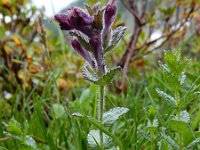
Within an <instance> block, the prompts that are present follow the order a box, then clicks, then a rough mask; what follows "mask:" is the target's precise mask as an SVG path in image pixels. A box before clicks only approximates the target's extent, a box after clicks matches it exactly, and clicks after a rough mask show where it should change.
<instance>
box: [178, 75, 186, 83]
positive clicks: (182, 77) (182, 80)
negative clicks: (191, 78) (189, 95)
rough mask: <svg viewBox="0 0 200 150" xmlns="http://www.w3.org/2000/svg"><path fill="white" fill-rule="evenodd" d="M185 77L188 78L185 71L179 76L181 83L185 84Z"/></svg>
mask: <svg viewBox="0 0 200 150" xmlns="http://www.w3.org/2000/svg"><path fill="white" fill-rule="evenodd" d="M185 79H186V75H185V74H184V73H182V74H181V76H180V78H179V82H180V84H181V85H183V84H184V83H185Z"/></svg>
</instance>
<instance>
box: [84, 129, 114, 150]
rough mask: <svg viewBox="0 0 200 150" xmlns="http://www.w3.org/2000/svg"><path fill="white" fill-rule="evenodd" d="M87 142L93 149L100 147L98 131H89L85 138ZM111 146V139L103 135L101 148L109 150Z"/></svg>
mask: <svg viewBox="0 0 200 150" xmlns="http://www.w3.org/2000/svg"><path fill="white" fill-rule="evenodd" d="M87 141H88V144H89V146H90V147H91V148H92V149H94V148H98V147H99V146H101V145H100V130H91V131H90V132H89V134H88V136H87ZM111 146H112V139H111V138H110V137H109V136H108V135H106V134H105V133H103V147H104V148H110V147H111Z"/></svg>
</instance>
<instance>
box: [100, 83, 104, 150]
mask: <svg viewBox="0 0 200 150" xmlns="http://www.w3.org/2000/svg"><path fill="white" fill-rule="evenodd" d="M104 107H105V103H104V86H99V100H98V120H99V122H100V123H101V124H102V125H103V113H104ZM99 132H100V146H101V147H102V148H103V132H102V131H99Z"/></svg>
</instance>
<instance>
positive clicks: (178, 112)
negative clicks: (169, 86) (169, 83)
mask: <svg viewBox="0 0 200 150" xmlns="http://www.w3.org/2000/svg"><path fill="white" fill-rule="evenodd" d="M175 98H176V104H177V115H178V120H179V121H181V110H180V108H179V107H178V104H179V102H180V95H179V93H178V92H177V93H175ZM182 143H183V136H182V131H180V132H179V148H180V150H182V149H183V144H182Z"/></svg>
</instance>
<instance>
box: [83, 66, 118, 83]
mask: <svg viewBox="0 0 200 150" xmlns="http://www.w3.org/2000/svg"><path fill="white" fill-rule="evenodd" d="M120 69H121V67H116V68H113V69H111V70H109V71H108V72H107V73H106V74H104V75H103V76H101V77H100V78H97V77H96V76H94V75H93V74H92V73H91V72H90V71H89V69H88V67H87V66H84V67H83V75H84V76H85V78H86V80H88V81H90V82H93V83H94V84H97V85H107V84H109V83H110V82H111V81H112V80H113V78H114V75H115V74H116V73H117V72H118V71H119V70H120Z"/></svg>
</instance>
